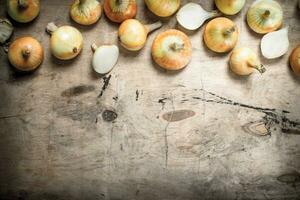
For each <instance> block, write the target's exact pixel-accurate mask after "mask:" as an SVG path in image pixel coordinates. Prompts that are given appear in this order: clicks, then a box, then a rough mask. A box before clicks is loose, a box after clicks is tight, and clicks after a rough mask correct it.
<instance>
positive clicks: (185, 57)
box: [152, 29, 192, 70]
mask: <svg viewBox="0 0 300 200" xmlns="http://www.w3.org/2000/svg"><path fill="white" fill-rule="evenodd" d="M152 57H153V60H154V61H155V62H156V63H157V64H158V65H159V66H161V67H162V68H164V69H167V70H179V69H182V68H184V67H185V66H186V65H187V64H188V63H189V62H190V60H191V57H192V44H191V42H190V39H189V37H188V36H187V35H186V34H184V33H183V32H181V31H178V30H175V29H170V30H167V31H165V32H162V33H160V34H158V35H157V36H156V38H155V39H154V41H153V44H152Z"/></svg>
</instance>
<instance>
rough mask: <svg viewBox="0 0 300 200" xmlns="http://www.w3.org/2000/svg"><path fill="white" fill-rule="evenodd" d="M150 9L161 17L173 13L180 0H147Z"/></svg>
mask: <svg viewBox="0 0 300 200" xmlns="http://www.w3.org/2000/svg"><path fill="white" fill-rule="evenodd" d="M145 3H146V5H147V7H148V8H149V10H150V11H151V12H153V13H154V14H155V15H157V16H159V17H169V16H171V15H173V14H174V13H175V12H176V11H177V10H178V8H179V6H180V0H145Z"/></svg>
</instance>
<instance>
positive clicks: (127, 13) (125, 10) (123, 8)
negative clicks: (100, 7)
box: [104, 0, 137, 23]
mask: <svg viewBox="0 0 300 200" xmlns="http://www.w3.org/2000/svg"><path fill="white" fill-rule="evenodd" d="M104 12H105V14H106V16H107V17H108V18H109V19H110V20H111V21H113V22H116V23H121V22H123V21H125V20H126V19H131V18H134V17H135V16H136V12H137V4H136V1H135V0H105V1H104Z"/></svg>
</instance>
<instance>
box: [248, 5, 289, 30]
mask: <svg viewBox="0 0 300 200" xmlns="http://www.w3.org/2000/svg"><path fill="white" fill-rule="evenodd" d="M282 22H283V11H282V8H281V6H280V4H279V3H277V2H276V1H273V0H257V1H256V2H254V3H253V4H252V6H251V7H250V8H249V10H248V12H247V23H248V25H249V27H250V28H251V29H252V30H253V31H254V32H256V33H259V34H265V33H269V32H272V31H276V30H277V29H279V28H280V27H281V26H282Z"/></svg>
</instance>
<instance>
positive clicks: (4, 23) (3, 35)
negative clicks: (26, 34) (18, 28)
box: [0, 18, 14, 44]
mask: <svg viewBox="0 0 300 200" xmlns="http://www.w3.org/2000/svg"><path fill="white" fill-rule="evenodd" d="M13 32H14V27H13V25H12V24H11V23H10V21H9V20H8V19H5V18H0V44H5V42H7V41H8V40H9V38H10V37H11V35H12V34H13Z"/></svg>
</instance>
